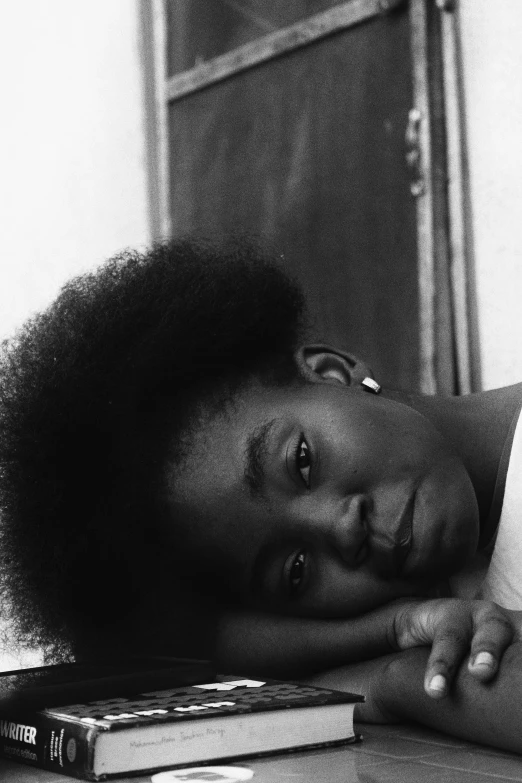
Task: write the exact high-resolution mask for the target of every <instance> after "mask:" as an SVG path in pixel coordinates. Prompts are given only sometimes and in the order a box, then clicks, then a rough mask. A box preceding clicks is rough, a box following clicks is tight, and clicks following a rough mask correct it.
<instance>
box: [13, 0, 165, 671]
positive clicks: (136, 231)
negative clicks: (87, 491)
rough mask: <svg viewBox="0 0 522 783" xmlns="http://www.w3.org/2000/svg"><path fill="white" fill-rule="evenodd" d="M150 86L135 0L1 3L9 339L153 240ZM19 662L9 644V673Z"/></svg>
mask: <svg viewBox="0 0 522 783" xmlns="http://www.w3.org/2000/svg"><path fill="white" fill-rule="evenodd" d="M141 90H142V85H141V64H140V56H139V39H138V0H89V2H78V0H45V2H44V1H43V0H23V2H10V3H3V4H2V14H1V24H0V101H1V107H2V109H1V122H0V337H3V336H5V335H7V334H10V333H11V332H12V331H13V329H14V328H15V327H16V326H17V325H18V324H19V323H21V322H22V321H23V320H24V319H25V318H26V317H27V316H28V315H29V314H30V313H32V312H34V311H35V310H36V309H40V308H41V307H43V306H45V305H46V304H47V303H48V302H49V301H50V300H51V298H52V297H53V296H54V295H55V293H56V292H57V290H58V288H59V286H60V285H61V284H62V283H63V282H64V280H66V279H67V278H69V277H70V276H71V275H73V274H75V273H77V272H80V271H82V270H85V269H87V268H88V267H90V266H93V265H95V264H97V263H99V262H100V261H102V260H103V259H104V258H106V257H108V256H109V255H112V254H113V253H114V252H116V251H117V250H119V249H121V248H123V247H126V246H135V245H140V244H146V243H148V242H149V240H150V232H149V226H148V212H147V180H146V168H145V149H144V143H145V142H144V139H145V133H144V116H143V101H142V92H141ZM0 640H1V637H0ZM20 661H22V662H23V663H24V664H25V665H28V664H31V663H34V658H31V657H27V656H21V657H20V656H19V655H18V653H17V654H16V657H8V656H6V655H2V651H1V649H0V670H1V669H5V668H12V667H13V666H16V665H18V664H19V663H20Z"/></svg>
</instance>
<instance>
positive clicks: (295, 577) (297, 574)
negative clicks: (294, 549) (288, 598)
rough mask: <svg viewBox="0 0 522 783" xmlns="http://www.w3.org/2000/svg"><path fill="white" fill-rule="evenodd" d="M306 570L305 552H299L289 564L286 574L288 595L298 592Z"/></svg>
mask: <svg viewBox="0 0 522 783" xmlns="http://www.w3.org/2000/svg"><path fill="white" fill-rule="evenodd" d="M305 568H306V552H299V554H298V555H297V556H296V557H294V558H293V560H292V561H291V564H290V570H289V572H288V587H289V590H290V595H293V594H294V593H296V592H298V590H299V589H300V588H301V587H302V585H303V580H304V577H305Z"/></svg>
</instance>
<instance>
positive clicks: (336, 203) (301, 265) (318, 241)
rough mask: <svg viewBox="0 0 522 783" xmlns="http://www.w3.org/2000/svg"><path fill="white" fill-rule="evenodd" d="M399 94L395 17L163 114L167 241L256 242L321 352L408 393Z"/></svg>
mask: <svg viewBox="0 0 522 783" xmlns="http://www.w3.org/2000/svg"><path fill="white" fill-rule="evenodd" d="M411 91H412V87H411V62H410V42H409V27H408V14H407V13H406V12H405V11H404V10H402V11H399V12H396V13H394V14H391V15H388V16H380V17H376V18H375V19H373V20H372V21H370V22H368V23H365V24H361V25H358V26H356V27H353V28H350V29H348V30H346V31H343V32H340V33H338V34H335V35H332V36H330V37H328V38H326V39H324V40H321V41H318V42H316V43H313V44H310V45H308V46H305V47H303V48H301V49H298V50H296V51H294V52H292V53H290V54H286V55H285V56H283V57H280V58H277V59H274V60H270V61H269V62H267V63H264V64H263V65H260V66H258V67H256V68H252V69H250V70H248V71H244V72H242V73H239V74H237V75H235V76H233V77H231V78H229V79H227V80H225V81H223V82H220V83H218V84H215V85H213V86H211V87H209V88H207V89H204V90H202V91H199V92H196V93H194V94H193V95H189V96H186V97H184V98H181V99H180V100H177V101H175V102H173V103H172V104H171V106H170V109H169V133H170V140H169V147H170V150H171V172H170V176H171V215H172V226H173V233H174V234H183V233H187V232H197V233H202V234H205V235H209V234H217V235H219V234H222V233H225V232H231V231H232V232H237V231H239V232H245V231H246V232H250V233H253V234H256V235H260V236H261V237H263V238H264V239H265V240H268V241H269V242H270V243H271V245H272V246H273V247H274V248H275V249H276V251H277V252H283V253H284V255H285V257H286V259H287V262H288V265H289V267H290V269H291V270H292V272H293V273H295V274H296V275H297V277H298V278H299V279H300V280H301V281H302V283H303V285H304V287H305V290H306V292H307V294H308V297H309V299H310V303H311V311H312V316H313V318H314V321H315V324H316V327H317V332H318V334H319V336H320V337H321V338H322V339H324V340H326V341H330V342H333V343H336V344H338V345H342V346H344V347H346V348H348V349H350V350H352V351H354V352H357V353H359V354H360V355H361V356H363V357H365V358H367V359H368V360H369V361H370V362H371V364H372V366H373V367H374V369H375V371H376V373H377V374H378V376H379V377H380V378H382V379H384V380H385V382H387V383H388V384H391V385H396V386H401V387H408V388H418V386H419V349H418V342H419V340H418V281H417V263H416V223H415V220H416V218H415V203H414V200H413V198H412V197H411V195H410V192H409V181H408V172H407V170H406V165H405V161H404V130H405V127H406V122H407V117H408V110H409V109H410V108H411V105H412V92H411Z"/></svg>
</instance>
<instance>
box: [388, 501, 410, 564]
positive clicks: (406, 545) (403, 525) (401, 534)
mask: <svg viewBox="0 0 522 783" xmlns="http://www.w3.org/2000/svg"><path fill="white" fill-rule="evenodd" d="M414 504H415V494H412V496H411V497H410V499H409V500H408V502H407V503H406V507H405V508H404V511H403V513H402V515H401V519H400V522H399V527H398V528H397V533H396V536H395V547H394V550H393V554H394V560H395V567H396V576H402V572H403V570H404V565H405V563H406V560H407V558H408V555H409V553H410V551H411V546H412V539H413V530H412V528H413V506H414Z"/></svg>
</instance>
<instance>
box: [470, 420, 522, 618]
mask: <svg viewBox="0 0 522 783" xmlns="http://www.w3.org/2000/svg"><path fill="white" fill-rule="evenodd" d="M478 597H480V598H484V599H486V600H488V601H495V603H497V604H500V605H501V606H504V607H505V608H506V609H521V610H522V417H520V416H519V419H518V422H517V426H516V429H515V435H514V437H513V445H512V447H511V455H510V459H509V467H508V471H507V477H506V487H505V490H504V502H503V503H502V511H501V514H500V521H499V526H498V533H497V540H496V541H495V548H494V550H493V554H492V556H491V562H490V564H489V568H488V571H487V574H486V576H485V579H484V581H483V583H482V587H481V588H480V594H479V596H478Z"/></svg>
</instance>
